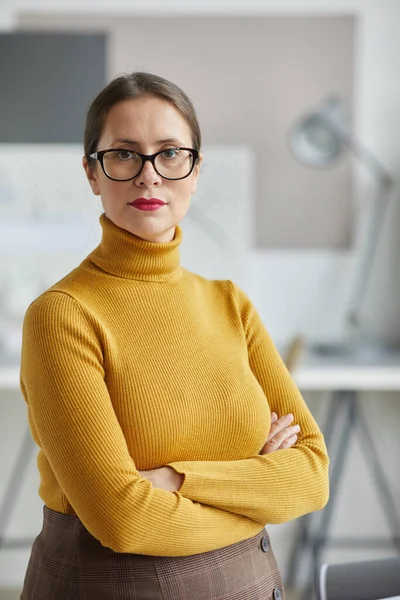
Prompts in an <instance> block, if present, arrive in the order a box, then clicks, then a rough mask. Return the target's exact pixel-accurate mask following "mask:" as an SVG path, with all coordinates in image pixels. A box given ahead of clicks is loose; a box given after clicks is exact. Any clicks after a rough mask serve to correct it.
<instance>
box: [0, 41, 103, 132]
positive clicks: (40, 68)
mask: <svg viewBox="0 0 400 600" xmlns="http://www.w3.org/2000/svg"><path fill="white" fill-rule="evenodd" d="M0 56H1V57H2V60H0V86H1V88H0V143H11V144H12V143H22V144H23V143H36V144H37V143H81V142H82V132H83V129H84V124H85V116H86V111H87V108H88V105H89V104H90V102H91V100H92V99H93V98H94V96H95V95H96V94H97V93H98V92H99V91H100V89H101V88H102V87H103V86H104V83H105V81H106V67H105V64H106V37H105V35H103V34H97V33H96V34H70V33H68V34H64V33H59V34H58V33H55V34H53V33H16V34H11V33H6V34H0Z"/></svg>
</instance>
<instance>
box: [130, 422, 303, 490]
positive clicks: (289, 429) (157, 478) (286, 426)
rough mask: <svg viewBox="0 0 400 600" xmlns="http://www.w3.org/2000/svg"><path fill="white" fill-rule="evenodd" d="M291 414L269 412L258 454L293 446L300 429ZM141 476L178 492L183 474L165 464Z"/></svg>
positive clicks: (155, 485)
mask: <svg viewBox="0 0 400 600" xmlns="http://www.w3.org/2000/svg"><path fill="white" fill-rule="evenodd" d="M292 421H293V415H291V414H289V415H283V416H282V417H280V418H278V415H277V414H276V413H275V412H273V413H272V414H271V429H270V432H269V434H268V437H267V439H266V440H265V444H264V446H263V447H262V448H261V450H260V452H259V454H261V455H264V454H270V453H272V452H275V451H276V450H287V449H288V448H291V447H292V446H294V444H295V443H296V441H297V437H298V436H297V434H298V432H299V431H300V425H291V423H292ZM139 473H140V474H141V475H142V477H145V478H146V479H148V480H149V481H151V483H152V484H153V485H154V487H156V488H159V489H161V490H166V491H167V492H178V491H179V489H180V488H181V486H182V484H183V481H184V479H185V475H183V474H182V473H178V472H177V471H175V469H173V468H172V467H169V466H165V467H160V468H158V469H150V470H148V471H139Z"/></svg>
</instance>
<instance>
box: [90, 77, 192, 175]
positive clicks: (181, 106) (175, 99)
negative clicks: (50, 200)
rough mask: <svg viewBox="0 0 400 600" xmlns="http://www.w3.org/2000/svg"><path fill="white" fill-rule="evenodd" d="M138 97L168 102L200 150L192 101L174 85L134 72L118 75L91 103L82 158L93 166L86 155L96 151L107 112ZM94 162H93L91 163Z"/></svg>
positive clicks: (162, 79)
mask: <svg viewBox="0 0 400 600" xmlns="http://www.w3.org/2000/svg"><path fill="white" fill-rule="evenodd" d="M140 96H159V97H160V98H164V99H165V100H167V101H168V102H171V104H173V105H174V106H175V108H177V109H178V110H179V112H180V113H181V114H182V116H183V117H184V118H185V119H186V121H187V123H188V125H189V127H190V130H191V133H192V143H193V147H194V148H195V149H196V150H200V148H201V131H200V126H199V122H198V120H197V116H196V111H195V109H194V106H193V104H192V102H191V100H190V99H189V98H188V96H187V95H186V94H185V92H183V91H182V90H181V88H179V87H178V86H177V85H175V84H174V83H172V82H171V81H168V80H167V79H164V78H163V77H159V76H158V75H153V74H152V73H145V72H139V71H137V72H134V73H130V74H124V75H119V76H118V77H116V78H115V79H113V80H112V81H111V82H110V83H109V84H108V85H107V86H106V87H105V88H104V89H103V90H102V91H101V92H100V93H99V94H98V95H97V96H96V98H95V99H94V100H93V102H92V104H91V105H90V107H89V110H88V113H87V116H86V126H85V134H84V150H85V156H86V158H87V159H88V161H89V164H90V163H92V159H91V158H89V155H90V154H92V153H93V152H96V150H97V144H98V142H99V139H100V136H101V132H102V130H103V126H104V121H105V118H106V115H107V113H108V111H109V110H110V109H111V108H112V107H113V106H114V105H115V104H117V103H118V102H121V101H122V100H127V99H128V98H138V97H140ZM93 162H94V161H93Z"/></svg>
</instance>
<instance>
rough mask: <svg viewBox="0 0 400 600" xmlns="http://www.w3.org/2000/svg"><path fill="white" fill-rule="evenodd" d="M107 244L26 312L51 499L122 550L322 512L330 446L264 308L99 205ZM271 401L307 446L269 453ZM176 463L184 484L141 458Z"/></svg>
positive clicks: (220, 537) (33, 399)
mask: <svg viewBox="0 0 400 600" xmlns="http://www.w3.org/2000/svg"><path fill="white" fill-rule="evenodd" d="M100 223H101V226H102V239H101V243H100V244H99V246H98V247H97V248H96V249H95V250H94V251H93V252H92V253H91V254H89V256H88V257H87V258H86V259H85V260H84V261H83V262H82V263H81V264H80V265H79V266H78V267H77V268H76V269H74V270H73V271H72V272H71V273H69V274H68V275H67V276H66V277H64V278H63V279H62V280H61V281H60V282H59V283H57V284H56V285H54V286H53V287H51V288H50V289H49V290H47V291H46V292H44V293H43V294H42V295H41V296H39V297H38V298H37V299H36V300H35V301H34V302H33V303H32V304H31V305H30V307H29V308H28V310H27V313H26V316H25V320H24V327H23V349H22V361H21V389H22V392H23V395H24V398H25V400H26V403H27V406H28V418H29V424H30V427H31V431H32V435H33V438H34V440H35V442H36V443H37V445H38V446H39V454H38V467H39V471H40V476H41V483H40V488H39V495H40V497H41V499H42V500H43V502H44V503H45V504H46V505H47V506H48V507H49V508H51V509H53V510H55V511H58V512H60V513H65V514H71V515H74V516H77V517H79V519H81V521H82V523H83V524H84V526H85V527H86V528H87V529H88V531H89V532H90V533H91V534H92V535H93V536H94V537H95V538H96V539H98V540H99V541H100V542H101V544H102V545H104V546H106V547H109V548H111V549H113V550H114V551H116V552H126V553H138V554H147V555H155V556H186V555H191V554H197V553H200V552H205V551H209V550H214V549H218V548H221V547H223V546H227V545H230V544H234V543H236V542H238V541H241V540H244V539H248V538H250V537H252V536H254V535H256V534H257V533H258V532H260V531H261V530H262V529H263V527H264V526H265V525H266V524H268V523H282V522H285V521H288V520H290V519H294V518H296V517H298V516H300V515H302V514H304V513H307V512H310V511H314V510H318V509H320V508H322V507H323V506H324V505H325V504H326V502H327V497H328V457H327V453H326V447H325V443H324V439H323V435H322V434H321V432H320V430H319V428H318V426H317V424H316V422H315V421H314V419H313V417H312V416H311V414H310V412H309V410H308V408H307V406H306V404H305V402H304V400H303V399H302V397H301V395H300V393H299V391H298V389H297V388H296V385H295V384H294V382H293V380H292V378H291V376H290V375H289V373H288V371H287V370H286V367H285V366H284V364H283V362H282V360H281V358H280V356H279V353H278V352H277V350H276V348H275V347H274V344H273V342H272V341H271V338H270V336H269V335H268V333H267V331H266V329H265V327H264V325H263V323H262V322H261V320H260V318H259V316H258V314H257V311H256V310H255V308H254V306H253V305H252V303H251V302H250V300H249V299H248V297H247V296H246V295H245V293H244V292H243V291H241V290H240V289H239V288H238V287H237V286H235V285H234V284H233V283H231V282H230V281H210V280H207V279H204V278H202V277H200V276H198V275H195V274H193V273H191V272H189V271H187V270H186V269H184V268H182V267H181V266H180V253H179V244H180V242H181V239H182V232H181V229H180V228H179V227H177V228H176V233H175V238H174V240H173V241H171V242H169V243H152V242H147V241H144V240H142V239H140V238H138V237H136V236H134V235H132V234H131V233H129V232H128V231H126V230H124V229H121V228H119V227H117V226H116V225H115V224H114V223H112V222H111V221H110V220H109V219H108V218H106V217H105V215H102V216H101V217H100ZM271 411H275V412H276V413H277V414H278V415H283V414H286V413H289V412H291V413H293V415H294V422H295V423H298V424H299V425H300V426H301V434H300V436H299V439H298V441H297V443H296V444H295V446H294V447H293V448H291V449H287V450H278V451H276V452H273V453H271V454H268V455H260V454H259V452H260V450H261V448H262V447H263V445H264V443H265V441H266V437H267V435H268V432H269V428H270V419H271ZM165 465H169V466H171V467H172V468H174V469H175V470H176V471H178V472H179V473H182V474H184V476H185V477H184V482H183V484H182V486H181V488H180V490H179V491H177V492H168V491H166V490H162V489H159V488H156V487H154V486H153V484H152V483H151V482H150V481H149V480H147V479H146V478H145V477H143V476H141V474H140V473H139V472H138V470H149V469H155V468H159V467H162V466H165Z"/></svg>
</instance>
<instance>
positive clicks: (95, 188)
mask: <svg viewBox="0 0 400 600" xmlns="http://www.w3.org/2000/svg"><path fill="white" fill-rule="evenodd" d="M82 165H83V168H84V169H85V173H86V177H87V179H88V182H89V184H90V187H91V188H92V192H93V194H94V195H95V196H100V186H99V179H98V176H97V173H96V165H95V166H94V167H92V166H90V165H89V162H88V159H87V158H86V156H84V157H83V158H82Z"/></svg>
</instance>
